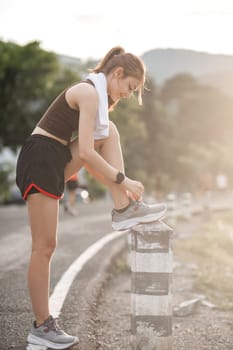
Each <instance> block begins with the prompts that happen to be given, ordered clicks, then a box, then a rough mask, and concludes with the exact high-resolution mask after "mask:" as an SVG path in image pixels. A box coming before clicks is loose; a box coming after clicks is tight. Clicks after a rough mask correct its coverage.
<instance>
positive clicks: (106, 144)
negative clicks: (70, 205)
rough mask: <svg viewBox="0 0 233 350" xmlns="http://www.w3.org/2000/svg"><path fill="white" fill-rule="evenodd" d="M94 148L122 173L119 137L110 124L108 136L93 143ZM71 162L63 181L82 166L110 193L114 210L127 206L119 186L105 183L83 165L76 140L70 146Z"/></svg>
mask: <svg viewBox="0 0 233 350" xmlns="http://www.w3.org/2000/svg"><path fill="white" fill-rule="evenodd" d="M95 148H96V149H98V151H99V153H100V154H101V156H102V157H103V158H104V159H105V160H106V161H107V162H108V163H109V164H111V165H112V166H114V167H115V168H116V169H118V170H119V171H124V162H123V157H122V151H121V144H120V136H119V133H118V130H117V128H116V126H115V125H114V124H113V123H112V122H110V127H109V136H108V137H107V138H105V139H101V140H99V141H95ZM71 153H72V160H71V162H69V163H68V165H67V166H66V168H65V179H66V180H67V179H68V178H69V177H70V176H71V175H73V174H74V173H75V172H77V171H78V170H79V169H80V168H81V167H82V166H84V167H85V168H86V169H87V171H88V172H89V173H91V174H92V175H93V176H95V177H96V178H97V179H98V180H100V181H101V182H102V183H103V184H105V185H106V186H107V187H108V188H109V191H110V193H111V196H112V199H113V202H114V206H115V208H116V209H121V208H124V207H126V206H127V205H128V204H129V198H128V195H127V193H126V192H125V191H124V190H122V189H121V188H120V187H119V185H117V184H115V183H113V182H110V181H107V180H106V179H105V178H104V177H103V176H102V175H101V174H100V173H98V172H96V171H94V170H93V169H92V168H91V167H90V166H89V165H88V164H84V163H83V162H82V161H81V159H80V157H79V147H78V140H76V141H74V142H72V144H71Z"/></svg>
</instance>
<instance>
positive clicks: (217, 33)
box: [0, 0, 233, 60]
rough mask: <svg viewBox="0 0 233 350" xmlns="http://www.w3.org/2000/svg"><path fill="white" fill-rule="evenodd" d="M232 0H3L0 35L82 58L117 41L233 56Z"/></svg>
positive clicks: (139, 50) (130, 47) (132, 46)
mask: <svg viewBox="0 0 233 350" xmlns="http://www.w3.org/2000/svg"><path fill="white" fill-rule="evenodd" d="M232 34H233V0H114V1H113V0H0V40H4V41H8V40H9V41H14V42H16V43H18V44H20V45H25V44H27V43H28V42H30V41H33V40H38V41H40V42H41V47H42V48H43V49H45V50H49V51H54V52H56V53H59V54H64V55H68V56H73V57H77V58H81V59H83V60H85V59H89V58H94V59H98V58H101V57H103V56H104V55H105V54H106V53H107V51H108V50H110V49H111V48H112V47H113V46H116V45H121V46H123V47H124V49H125V50H126V51H128V52H132V53H134V54H136V55H142V54H143V53H145V52H146V51H149V50H153V49H156V48H184V49H190V50H195V51H204V52H209V53H218V54H227V55H233V40H232Z"/></svg>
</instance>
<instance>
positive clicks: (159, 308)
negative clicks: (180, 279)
mask: <svg viewBox="0 0 233 350" xmlns="http://www.w3.org/2000/svg"><path fill="white" fill-rule="evenodd" d="M172 233H173V230H172V229H171V228H170V227H169V226H168V225H166V224H165V223H163V222H162V221H157V222H154V223H150V224H141V225H137V226H135V227H134V228H133V229H131V231H130V234H131V274H132V279H131V348H132V349H133V350H171V349H172V244H171V241H172V240H171V238H172Z"/></svg>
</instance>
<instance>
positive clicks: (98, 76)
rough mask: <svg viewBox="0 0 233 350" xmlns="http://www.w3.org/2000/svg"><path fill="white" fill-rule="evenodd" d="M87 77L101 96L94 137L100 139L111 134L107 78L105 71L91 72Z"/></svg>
mask: <svg viewBox="0 0 233 350" xmlns="http://www.w3.org/2000/svg"><path fill="white" fill-rule="evenodd" d="M86 79H89V80H91V81H92V82H93V83H94V85H95V88H96V91H97V93H98V96H99V107H98V113H97V116H96V123H95V130H94V139H95V140H99V139H102V138H104V137H107V136H108V135H109V115H108V93H107V79H106V77H105V75H104V73H90V74H88V76H87V77H86Z"/></svg>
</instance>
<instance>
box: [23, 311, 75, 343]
mask: <svg viewBox="0 0 233 350" xmlns="http://www.w3.org/2000/svg"><path fill="white" fill-rule="evenodd" d="M27 341H28V343H29V344H35V345H41V346H45V347H47V348H50V349H68V348H69V347H71V346H73V345H75V344H77V343H78V342H79V339H78V337H73V336H71V335H68V334H67V333H65V332H64V331H63V330H62V329H61V328H60V327H59V325H58V324H57V319H55V318H53V317H52V316H49V318H48V319H47V320H46V321H45V322H44V323H43V324H42V325H41V326H39V327H36V324H35V322H34V323H33V325H32V328H31V332H30V333H29V335H28V338H27Z"/></svg>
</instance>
